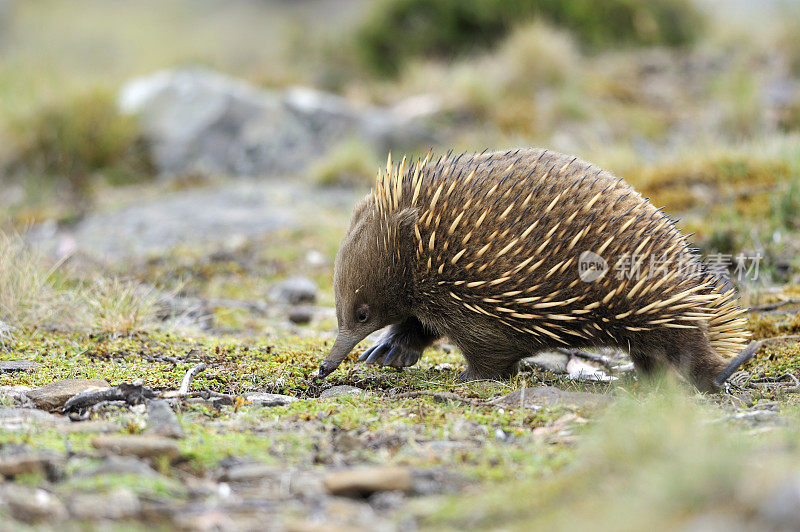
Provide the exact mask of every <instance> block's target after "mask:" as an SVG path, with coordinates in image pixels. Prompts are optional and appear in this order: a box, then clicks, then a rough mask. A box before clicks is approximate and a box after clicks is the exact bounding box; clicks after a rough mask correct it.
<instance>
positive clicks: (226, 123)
mask: <svg viewBox="0 0 800 532" xmlns="http://www.w3.org/2000/svg"><path fill="white" fill-rule="evenodd" d="M119 104H120V108H121V109H122V110H123V112H126V113H131V114H136V115H137V116H138V117H139V120H140V123H141V127H142V130H143V132H144V135H145V137H146V139H147V140H148V145H149V146H150V149H151V155H152V158H153V161H154V162H155V164H156V166H157V168H158V169H159V170H160V171H161V173H162V174H165V175H177V174H187V173H201V174H211V175H219V174H222V175H237V176H261V175H268V176H272V175H285V174H289V175H297V174H299V173H300V172H302V170H303V169H305V168H306V167H307V166H308V165H309V164H311V163H313V162H314V161H315V160H316V159H318V158H319V157H321V156H323V155H324V154H325V152H326V151H327V150H328V149H330V148H331V147H332V146H334V145H336V144H337V143H339V142H341V140H342V139H343V138H347V137H356V138H360V139H361V140H363V141H365V142H368V143H371V144H372V145H373V146H375V147H377V148H380V149H381V151H383V150H385V149H387V148H391V145H393V144H394V145H397V144H399V143H404V144H417V143H419V142H421V141H424V142H425V143H428V142H427V141H428V140H430V135H428V134H427V132H426V131H425V129H424V128H423V127H421V126H420V125H419V123H420V122H421V121H420V119H421V118H425V117H421V116H411V115H410V113H408V112H407V111H403V109H399V110H398V111H392V110H389V109H379V108H374V107H361V108H356V107H355V106H354V105H352V104H351V103H350V102H348V101H347V100H345V99H343V98H341V97H339V96H336V95H333V94H328V93H324V92H321V91H317V90H314V89H309V88H302V87H296V88H291V89H288V90H286V91H283V92H281V91H270V90H264V89H261V88H258V87H255V86H252V85H248V84H247V83H245V82H243V81H241V80H238V79H234V78H230V77H227V76H224V75H222V74H219V73H216V72H212V71H210V70H204V69H198V68H195V69H175V70H167V71H161V72H157V73H155V74H152V75H149V76H146V77H143V78H138V79H135V80H132V81H131V82H129V83H128V84H127V85H125V86H124V87H123V89H122V91H121V93H120V97H119Z"/></svg>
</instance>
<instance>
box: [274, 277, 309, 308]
mask: <svg viewBox="0 0 800 532" xmlns="http://www.w3.org/2000/svg"><path fill="white" fill-rule="evenodd" d="M317 290H318V289H317V283H315V282H314V281H312V280H311V279H309V278H307V277H289V278H288V279H284V280H283V281H281V282H279V283H278V284H276V285H275V287H274V288H273V289H272V292H271V296H272V298H273V299H274V300H276V301H278V302H281V303H287V304H289V305H300V304H302V303H314V302H315V301H316V300H317Z"/></svg>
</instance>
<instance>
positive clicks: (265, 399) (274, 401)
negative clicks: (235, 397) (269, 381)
mask: <svg viewBox="0 0 800 532" xmlns="http://www.w3.org/2000/svg"><path fill="white" fill-rule="evenodd" d="M244 398H245V400H247V401H250V402H251V403H253V404H254V405H258V406H286V405H288V404H291V403H294V402H295V401H297V400H298V399H297V397H292V396H291V395H282V394H279V393H261V392H250V393H246V394H245V395H244Z"/></svg>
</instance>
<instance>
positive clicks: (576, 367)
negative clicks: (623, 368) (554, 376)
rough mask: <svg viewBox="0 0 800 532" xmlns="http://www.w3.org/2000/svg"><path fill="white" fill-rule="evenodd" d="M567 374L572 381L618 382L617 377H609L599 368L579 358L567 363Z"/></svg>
mask: <svg viewBox="0 0 800 532" xmlns="http://www.w3.org/2000/svg"><path fill="white" fill-rule="evenodd" d="M567 374H568V375H569V378H570V379H572V380H576V381H594V382H611V381H615V380H617V377H614V376H613V375H609V374H608V373H606V372H605V371H603V370H602V369H600V368H598V367H597V366H594V365H592V364H590V363H589V362H587V361H585V360H582V359H580V358H578V357H573V358H571V359H570V361H569V363H567Z"/></svg>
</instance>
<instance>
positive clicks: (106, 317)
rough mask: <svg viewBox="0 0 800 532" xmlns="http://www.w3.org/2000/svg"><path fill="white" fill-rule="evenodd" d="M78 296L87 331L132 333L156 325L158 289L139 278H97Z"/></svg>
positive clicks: (146, 329)
mask: <svg viewBox="0 0 800 532" xmlns="http://www.w3.org/2000/svg"><path fill="white" fill-rule="evenodd" d="M79 299H80V301H81V303H82V309H81V311H82V314H81V323H82V325H83V328H85V329H87V330H92V331H96V332H100V333H105V334H113V335H130V334H135V333H139V332H145V331H148V330H152V329H154V328H155V327H156V325H157V321H158V320H157V317H156V315H157V312H158V302H159V295H158V292H157V291H156V289H155V288H153V287H148V286H145V285H142V284H141V283H139V282H137V281H133V280H129V279H120V278H116V277H114V278H110V279H105V278H98V279H96V280H95V281H94V282H93V283H92V284H90V285H89V286H88V287H86V288H84V289H83V290H82V291H81V293H80V296H79Z"/></svg>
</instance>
